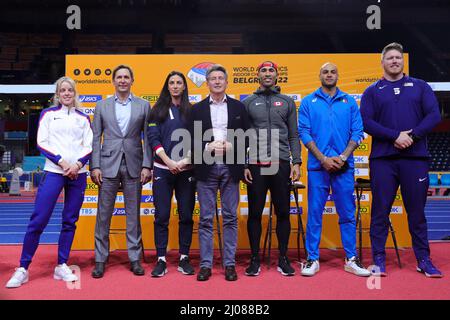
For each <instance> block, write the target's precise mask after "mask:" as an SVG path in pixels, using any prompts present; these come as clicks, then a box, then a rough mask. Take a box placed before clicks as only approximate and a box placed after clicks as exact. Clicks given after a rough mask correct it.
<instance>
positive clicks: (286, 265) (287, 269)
mask: <svg viewBox="0 0 450 320" xmlns="http://www.w3.org/2000/svg"><path fill="white" fill-rule="evenodd" d="M277 270H278V271H279V272H280V273H281V274H282V275H283V276H293V275H294V274H295V270H294V268H292V267H291V264H290V262H289V259H288V258H287V257H286V256H282V257H280V258H279V259H278V268H277Z"/></svg>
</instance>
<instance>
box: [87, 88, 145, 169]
mask: <svg viewBox="0 0 450 320" xmlns="http://www.w3.org/2000/svg"><path fill="white" fill-rule="evenodd" d="M115 109H116V108H115V102H114V96H112V97H109V98H107V99H104V100H101V101H99V102H97V105H96V107H95V112H94V121H93V126H92V131H93V133H94V139H93V143H92V156H91V162H90V169H91V170H93V169H96V168H98V169H100V170H102V175H103V177H105V178H115V177H116V176H117V174H118V171H119V166H120V162H121V160H122V155H123V154H125V161H126V163H127V169H128V173H129V174H130V176H131V177H133V178H137V177H139V176H140V174H141V170H142V168H143V167H145V168H151V160H152V159H151V158H152V155H151V153H150V150H149V148H148V143H147V124H148V117H149V114H150V104H149V103H148V102H147V101H145V100H143V99H141V98H138V97H135V96H132V100H131V116H130V122H129V124H128V128H127V132H126V133H125V135H123V134H122V131H121V130H120V128H119V124H118V122H117V118H116V111H115ZM142 134H143V138H144V145H142ZM102 136H103V140H102Z"/></svg>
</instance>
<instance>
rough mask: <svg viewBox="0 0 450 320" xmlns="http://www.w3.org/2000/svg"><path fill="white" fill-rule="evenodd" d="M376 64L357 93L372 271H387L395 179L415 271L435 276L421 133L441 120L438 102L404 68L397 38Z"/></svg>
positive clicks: (424, 145)
mask: <svg viewBox="0 0 450 320" xmlns="http://www.w3.org/2000/svg"><path fill="white" fill-rule="evenodd" d="M381 65H382V66H383V69H384V77H383V78H382V79H381V80H378V81H377V82H375V83H374V84H372V85H371V86H370V87H368V88H367V89H366V91H365V92H364V94H363V96H362V98H361V116H362V119H363V124H364V130H365V132H367V133H368V134H370V135H372V152H371V154H370V179H371V187H372V195H373V199H372V219H371V223H370V240H371V243H372V256H373V262H374V265H375V266H376V268H374V274H378V275H380V276H385V275H386V266H385V260H386V252H385V245H386V239H387V235H388V226H389V214H390V212H391V208H392V203H393V202H394V198H395V195H396V193H397V189H398V187H399V185H400V188H401V193H402V197H403V202H404V205H405V208H406V211H407V213H408V225H409V232H410V234H411V237H412V244H413V249H414V254H415V256H416V259H417V263H418V265H417V271H419V272H421V273H424V274H425V275H426V276H427V277H433V278H440V277H442V276H443V275H442V273H441V272H440V271H439V270H438V269H437V268H436V267H435V266H434V265H433V263H432V262H431V259H430V247H429V244H428V237H427V221H426V218H425V213H424V208H425V202H426V199H427V190H428V185H429V181H428V169H429V168H428V165H429V163H428V158H429V153H428V150H427V137H426V136H427V134H428V133H429V132H430V131H431V130H432V129H433V127H434V126H436V125H437V124H438V123H439V121H440V120H441V117H440V113H439V106H438V102H437V100H436V97H435V95H434V93H433V91H432V89H431V88H430V86H429V85H428V84H427V83H426V82H425V81H423V80H420V79H415V78H412V77H409V76H407V75H406V74H404V73H403V47H402V46H401V45H400V44H398V43H391V44H388V45H387V46H386V47H384V49H383V51H382V60H381ZM375 270H376V271H375Z"/></svg>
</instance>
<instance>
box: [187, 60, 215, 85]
mask: <svg viewBox="0 0 450 320" xmlns="http://www.w3.org/2000/svg"><path fill="white" fill-rule="evenodd" d="M214 64H215V63H213V62H201V63H199V64H197V65H195V66H193V67H192V68H191V70H189V72H188V74H187V76H188V78H189V79H191V81H192V82H193V83H194V84H195V85H196V86H197V87H199V88H200V87H201V86H202V84H203V83H205V81H206V70H208V68H209V67H211V66H212V65H214Z"/></svg>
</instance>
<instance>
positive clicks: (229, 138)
mask: <svg viewBox="0 0 450 320" xmlns="http://www.w3.org/2000/svg"><path fill="white" fill-rule="evenodd" d="M206 80H207V85H208V87H209V90H210V95H209V96H208V97H207V98H206V99H204V100H203V101H201V102H199V103H197V104H195V105H194V106H193V109H192V123H191V136H192V137H193V139H192V158H193V160H194V172H195V178H196V180H197V192H198V200H199V203H200V224H199V243H200V258H201V262H200V272H199V273H198V275H197V280H198V281H206V280H208V279H209V277H210V276H211V268H212V261H213V221H214V214H215V208H216V204H217V190H220V198H221V208H222V217H223V243H224V248H223V261H222V262H223V265H224V266H225V279H226V280H228V281H234V280H237V273H236V269H235V253H236V247H237V213H236V211H237V207H238V204H239V180H241V179H242V178H243V175H244V163H245V139H238V138H237V134H239V133H241V137H242V136H243V135H244V132H243V131H245V130H247V129H248V118H247V113H246V111H245V106H244V105H243V104H242V103H241V102H239V101H238V100H235V99H232V98H230V97H229V96H227V95H226V94H225V90H226V88H227V84H228V82H227V72H226V70H225V68H224V67H222V66H220V65H213V66H211V67H210V68H209V69H208V71H207V72H206ZM239 129H241V130H239ZM236 130H238V131H236ZM242 130H243V131H242ZM200 133H201V137H198V136H197V135H198V134H200ZM196 134H197V135H196ZM203 137H204V138H203Z"/></svg>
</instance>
